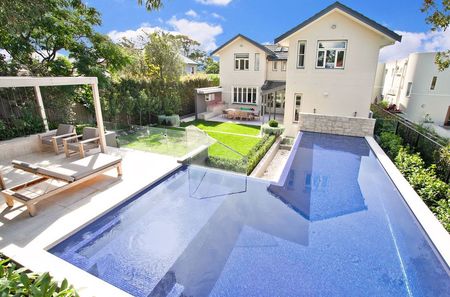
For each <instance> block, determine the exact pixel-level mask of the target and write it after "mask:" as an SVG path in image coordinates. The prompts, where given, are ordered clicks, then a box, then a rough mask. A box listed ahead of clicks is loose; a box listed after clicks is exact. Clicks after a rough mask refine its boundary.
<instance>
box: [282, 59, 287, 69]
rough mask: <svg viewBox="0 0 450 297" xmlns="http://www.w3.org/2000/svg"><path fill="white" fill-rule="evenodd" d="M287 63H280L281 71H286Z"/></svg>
mask: <svg viewBox="0 0 450 297" xmlns="http://www.w3.org/2000/svg"><path fill="white" fill-rule="evenodd" d="M286 68H287V61H281V71H286Z"/></svg>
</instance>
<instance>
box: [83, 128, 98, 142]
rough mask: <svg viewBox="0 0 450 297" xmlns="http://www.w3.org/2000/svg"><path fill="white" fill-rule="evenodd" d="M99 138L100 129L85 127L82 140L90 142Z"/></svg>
mask: <svg viewBox="0 0 450 297" xmlns="http://www.w3.org/2000/svg"><path fill="white" fill-rule="evenodd" d="M96 137H98V129H97V128H93V127H84V128H83V138H82V140H88V139H92V138H96Z"/></svg>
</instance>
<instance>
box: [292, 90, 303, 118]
mask: <svg viewBox="0 0 450 297" xmlns="http://www.w3.org/2000/svg"><path fill="white" fill-rule="evenodd" d="M301 104H302V94H295V105H294V120H293V122H294V123H298V119H299V118H300V106H301Z"/></svg>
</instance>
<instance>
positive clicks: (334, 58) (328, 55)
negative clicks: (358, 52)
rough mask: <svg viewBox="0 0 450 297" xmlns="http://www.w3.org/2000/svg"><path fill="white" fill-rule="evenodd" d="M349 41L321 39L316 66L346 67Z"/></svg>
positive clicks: (329, 67)
mask: <svg viewBox="0 0 450 297" xmlns="http://www.w3.org/2000/svg"><path fill="white" fill-rule="evenodd" d="M346 51H347V41H345V40H336V41H319V42H318V46H317V62H316V68H326V69H344V63H345V53H346Z"/></svg>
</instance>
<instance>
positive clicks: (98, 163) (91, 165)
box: [65, 153, 122, 180]
mask: <svg viewBox="0 0 450 297" xmlns="http://www.w3.org/2000/svg"><path fill="white" fill-rule="evenodd" d="M121 161H122V158H121V157H120V156H112V155H107V154H103V153H99V154H95V155H92V156H88V157H86V158H83V159H80V160H77V161H74V162H72V163H70V164H68V165H66V166H65V167H67V168H71V169H74V170H75V173H74V174H73V175H72V176H73V177H74V179H75V180H79V179H82V178H84V177H86V176H88V175H91V174H94V173H96V172H99V171H102V170H103V169H106V168H108V167H111V166H114V165H116V164H118V163H120V162H121Z"/></svg>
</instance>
